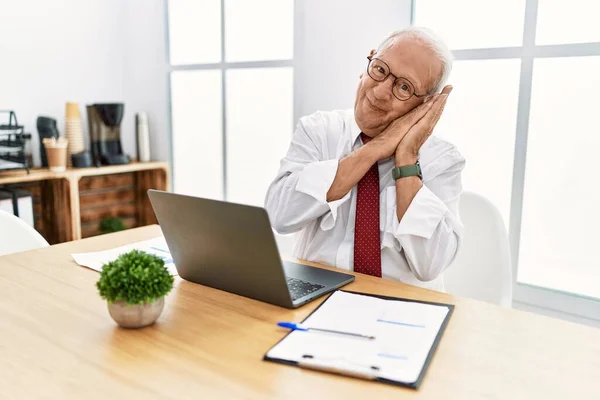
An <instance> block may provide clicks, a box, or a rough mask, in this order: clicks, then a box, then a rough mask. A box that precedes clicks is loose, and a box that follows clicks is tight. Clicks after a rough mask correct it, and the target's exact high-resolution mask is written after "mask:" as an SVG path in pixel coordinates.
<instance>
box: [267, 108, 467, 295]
mask: <svg viewBox="0 0 600 400" xmlns="http://www.w3.org/2000/svg"><path fill="white" fill-rule="evenodd" d="M360 146H362V141H361V140H360V129H359V127H358V125H357V124H356V121H355V119H354V112H353V111H352V110H346V111H332V112H317V113H315V114H313V115H310V116H307V117H303V118H301V119H300V122H299V123H298V126H297V128H296V131H295V133H294V136H293V138H292V143H291V144H290V148H289V150H288V153H287V155H286V156H285V158H283V159H282V160H281V167H280V169H279V172H278V174H277V177H276V178H275V180H274V181H273V183H272V184H271V186H270V187H269V190H268V192H267V196H266V199H265V208H266V209H267V212H268V214H269V218H270V220H271V224H272V225H273V227H274V228H275V230H276V231H278V232H279V233H281V234H286V233H292V232H299V233H298V234H297V235H296V239H295V245H294V256H295V257H297V258H300V259H303V260H309V261H314V262H319V263H324V264H328V265H333V266H336V267H338V268H342V269H346V270H352V269H353V268H354V222H355V217H356V215H355V214H356V186H355V187H354V188H352V190H351V191H350V192H348V193H347V194H346V195H345V196H344V197H343V198H341V199H339V200H336V201H331V202H327V191H328V190H329V188H330V187H331V184H332V183H333V180H334V178H335V174H336V172H337V169H338V163H339V160H340V159H341V158H343V157H344V156H346V155H347V154H349V153H350V152H351V151H352V150H354V149H357V148H359V147H360ZM419 160H420V163H421V169H422V172H423V186H422V187H421V189H420V190H419V191H418V192H417V194H416V196H415V197H414V199H413V200H412V202H411V204H410V206H409V207H408V209H407V211H406V213H405V214H404V217H403V218H402V221H398V217H397V214H396V185H395V183H394V179H393V177H392V169H393V168H394V167H395V165H394V159H393V158H390V159H386V160H381V161H379V163H378V167H379V190H380V196H379V199H380V208H379V210H380V214H381V215H380V235H381V272H382V277H383V278H388V279H395V280H398V281H401V282H405V283H408V284H412V285H417V286H423V287H427V288H431V289H434V290H444V284H443V278H442V272H443V271H444V269H445V268H447V267H448V266H449V265H450V263H451V262H452V260H453V259H454V257H455V256H456V253H457V251H458V247H459V245H460V239H461V236H462V233H463V226H462V224H461V222H460V219H459V215H458V202H459V198H460V194H461V191H462V184H461V171H462V169H463V168H464V165H465V160H464V158H463V157H462V156H461V154H460V153H459V152H458V150H457V149H456V148H455V147H454V146H453V145H451V144H450V143H448V142H446V141H444V140H442V139H440V138H438V137H436V136H433V135H432V136H431V137H430V138H429V139H428V140H427V141H426V142H425V144H424V145H423V146H422V148H421V151H420V154H419Z"/></svg>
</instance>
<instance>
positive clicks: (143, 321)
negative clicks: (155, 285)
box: [108, 297, 165, 329]
mask: <svg viewBox="0 0 600 400" xmlns="http://www.w3.org/2000/svg"><path fill="white" fill-rule="evenodd" d="M164 306H165V298H164V297H161V298H160V299H156V300H154V302H152V303H144V304H132V305H129V304H127V303H126V302H124V301H117V302H114V303H110V302H109V303H108V312H109V313H110V316H111V317H112V318H113V319H114V320H115V322H116V323H117V324H119V326H120V327H122V328H131V329H136V328H143V327H145V326H149V325H152V324H153V323H154V322H155V321H156V319H157V318H158V317H159V316H160V313H162V310H163V308H164Z"/></svg>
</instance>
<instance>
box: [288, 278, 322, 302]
mask: <svg viewBox="0 0 600 400" xmlns="http://www.w3.org/2000/svg"><path fill="white" fill-rule="evenodd" d="M287 285H288V288H289V289H290V295H291V296H292V300H296V299H299V298H300V297H304V296H306V295H308V294H311V293H313V292H316V291H317V290H319V289H322V288H324V287H325V286H323V285H318V284H316V283H310V282H306V281H303V280H301V279H296V278H287Z"/></svg>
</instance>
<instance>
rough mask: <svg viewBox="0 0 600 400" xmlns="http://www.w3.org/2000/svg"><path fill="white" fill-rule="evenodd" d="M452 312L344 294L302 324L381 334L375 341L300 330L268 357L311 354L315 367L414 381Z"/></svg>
mask: <svg viewBox="0 0 600 400" xmlns="http://www.w3.org/2000/svg"><path fill="white" fill-rule="evenodd" d="M447 314H448V307H444V306H436V305H430V304H423V303H414V302H410V301H399V300H384V299H380V298H377V297H372V296H363V295H360V294H353V293H347V292H342V291H338V292H335V293H334V294H332V295H331V297H330V298H329V299H328V300H327V301H326V302H325V303H324V304H323V305H322V306H321V307H320V308H319V309H318V310H317V311H315V312H314V313H313V314H312V315H311V316H310V317H309V318H308V319H307V320H306V321H304V322H303V323H302V325H303V326H306V327H313V328H322V329H330V330H338V331H347V332H353V333H359V334H364V335H369V336H375V340H368V339H363V338H354V337H351V336H344V335H339V334H330V333H324V332H318V331H307V332H305V331H294V332H292V333H290V334H289V335H288V336H287V337H286V338H285V339H284V340H282V341H281V342H280V343H278V344H277V345H276V346H275V347H273V348H272V349H271V350H270V351H269V352H268V353H267V356H269V357H271V358H277V359H283V360H288V361H296V362H302V361H303V360H306V358H304V357H303V356H304V355H310V356H312V358H310V362H311V363H319V362H321V363H322V364H323V365H329V366H333V365H335V366H336V367H338V368H341V369H343V368H347V369H348V370H349V371H351V370H363V371H364V370H369V371H376V372H374V375H375V376H378V377H381V378H387V379H390V380H393V381H398V382H404V383H414V382H415V381H416V380H417V379H418V377H419V375H420V373H421V370H422V369H423V366H424V365H425V360H426V359H427V355H428V354H429V351H430V349H431V347H432V346H433V342H434V341H435V338H436V336H437V334H438V332H439V330H440V328H441V326H442V323H443V322H444V319H445V318H446V315H447ZM372 367H376V368H377V369H372Z"/></svg>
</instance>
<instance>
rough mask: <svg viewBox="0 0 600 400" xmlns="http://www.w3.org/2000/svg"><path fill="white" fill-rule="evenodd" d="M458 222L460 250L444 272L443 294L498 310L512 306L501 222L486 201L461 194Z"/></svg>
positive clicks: (510, 283)
mask: <svg viewBox="0 0 600 400" xmlns="http://www.w3.org/2000/svg"><path fill="white" fill-rule="evenodd" d="M459 208H460V218H461V220H462V222H463V224H464V226H465V234H464V238H463V242H462V247H461V249H460V251H459V253H458V255H457V258H456V259H455V260H454V262H453V263H452V265H450V267H448V269H447V270H446V271H445V272H444V284H445V286H446V290H447V291H448V292H449V293H451V294H454V295H457V296H464V297H470V298H474V299H477V300H483V301H486V302H488V303H493V304H497V305H501V306H506V307H511V306H512V282H513V281H512V267H511V261H510V248H509V244H508V235H507V233H506V228H505V227H504V221H503V220H502V216H501V215H500V212H499V211H498V209H497V208H496V207H495V206H494V205H493V204H492V203H491V202H490V201H489V200H487V199H486V198H484V197H483V196H480V195H478V194H475V193H471V192H464V193H463V194H462V196H461V198H460V207H459Z"/></svg>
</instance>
